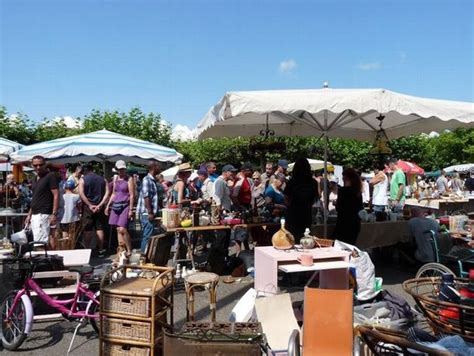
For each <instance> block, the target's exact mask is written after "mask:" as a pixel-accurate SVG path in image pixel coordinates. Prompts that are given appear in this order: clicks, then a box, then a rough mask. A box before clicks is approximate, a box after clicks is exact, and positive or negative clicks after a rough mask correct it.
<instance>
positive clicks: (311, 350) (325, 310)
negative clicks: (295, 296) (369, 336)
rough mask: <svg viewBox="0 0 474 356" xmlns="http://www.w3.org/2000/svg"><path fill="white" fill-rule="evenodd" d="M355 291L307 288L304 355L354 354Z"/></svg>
mask: <svg viewBox="0 0 474 356" xmlns="http://www.w3.org/2000/svg"><path fill="white" fill-rule="evenodd" d="M352 325H353V291H352V290H351V289H346V290H343V289H341V290H339V289H319V288H308V287H306V288H305V291H304V314H303V356H304V355H352V351H353V326H352Z"/></svg>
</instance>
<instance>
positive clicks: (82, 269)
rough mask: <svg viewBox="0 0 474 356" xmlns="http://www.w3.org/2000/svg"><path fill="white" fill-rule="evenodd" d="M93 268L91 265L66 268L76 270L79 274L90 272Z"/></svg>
mask: <svg viewBox="0 0 474 356" xmlns="http://www.w3.org/2000/svg"><path fill="white" fill-rule="evenodd" d="M93 270H94V267H92V266H75V267H69V268H68V271H69V272H77V273H79V274H80V275H81V276H82V275H84V274H89V273H92V271H93Z"/></svg>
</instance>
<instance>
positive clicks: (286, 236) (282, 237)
mask: <svg viewBox="0 0 474 356" xmlns="http://www.w3.org/2000/svg"><path fill="white" fill-rule="evenodd" d="M280 225H281V227H280V230H278V231H277V232H276V233H275V234H274V235H273V236H272V245H273V247H275V248H276V249H279V250H287V249H290V248H292V247H293V246H294V245H295V237H294V236H293V235H292V234H291V232H289V231H288V230H286V229H285V219H281V220H280Z"/></svg>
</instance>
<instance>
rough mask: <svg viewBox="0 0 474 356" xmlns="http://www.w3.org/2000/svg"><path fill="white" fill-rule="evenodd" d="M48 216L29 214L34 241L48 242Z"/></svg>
mask: <svg viewBox="0 0 474 356" xmlns="http://www.w3.org/2000/svg"><path fill="white" fill-rule="evenodd" d="M49 217H50V215H49V214H33V215H31V220H30V226H31V231H32V232H33V240H34V241H35V242H45V243H48V240H49V232H50V226H49Z"/></svg>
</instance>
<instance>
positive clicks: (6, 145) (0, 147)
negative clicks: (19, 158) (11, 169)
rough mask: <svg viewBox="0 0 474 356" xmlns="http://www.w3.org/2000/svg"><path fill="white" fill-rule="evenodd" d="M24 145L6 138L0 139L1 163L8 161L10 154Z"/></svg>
mask: <svg viewBox="0 0 474 356" xmlns="http://www.w3.org/2000/svg"><path fill="white" fill-rule="evenodd" d="M21 147H22V145H20V144H19V143H18V142H15V141H10V140H7V139H6V138H2V137H0V161H8V158H9V157H10V154H11V153H12V152H14V151H16V150H18V149H20V148H21Z"/></svg>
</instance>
